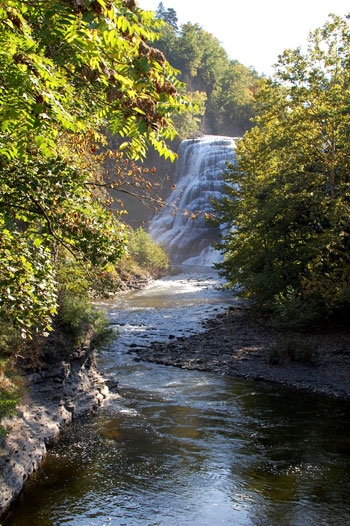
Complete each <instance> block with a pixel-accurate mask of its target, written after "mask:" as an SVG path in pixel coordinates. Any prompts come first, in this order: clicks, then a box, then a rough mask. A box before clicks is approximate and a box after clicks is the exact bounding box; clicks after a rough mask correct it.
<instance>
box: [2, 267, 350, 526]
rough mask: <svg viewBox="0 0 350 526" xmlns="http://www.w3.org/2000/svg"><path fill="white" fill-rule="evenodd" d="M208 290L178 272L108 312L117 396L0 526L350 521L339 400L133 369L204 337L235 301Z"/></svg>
mask: <svg viewBox="0 0 350 526" xmlns="http://www.w3.org/2000/svg"><path fill="white" fill-rule="evenodd" d="M218 285H219V282H218V278H217V277H216V276H215V275H214V274H211V273H210V272H208V271H205V272H203V273H202V274H201V275H197V276H191V275H180V276H175V277H169V278H166V279H163V280H159V281H157V282H155V283H154V284H152V285H151V286H150V287H148V288H147V289H145V290H143V291H139V292H131V293H126V294H123V295H122V296H120V297H119V298H118V299H117V300H113V301H110V302H107V303H106V304H105V305H104V306H105V308H107V310H108V312H109V316H110V320H111V324H112V326H114V327H115V329H116V331H118V333H119V334H118V336H117V337H116V339H115V342H114V344H113V345H112V347H111V349H110V350H109V351H105V352H104V353H102V355H101V356H100V358H99V362H100V368H101V369H102V371H103V372H104V374H106V375H107V376H108V377H110V378H111V379H116V380H117V381H118V384H119V389H118V393H115V394H113V395H112V396H111V399H110V400H109V402H108V403H107V405H106V406H105V407H104V408H103V409H102V410H100V411H98V412H97V413H96V414H94V415H92V416H88V417H85V418H82V419H79V420H78V421H76V422H75V423H74V424H73V425H72V426H71V427H70V428H69V429H67V430H66V431H65V432H64V433H63V434H62V438H61V439H60V441H59V442H58V443H57V444H56V445H55V446H54V447H53V448H52V449H51V450H50V452H49V454H48V455H47V458H46V460H45V462H44V463H43V466H42V469H41V470H40V471H39V472H38V473H37V474H36V475H35V477H34V478H33V480H32V482H31V483H30V484H29V485H28V486H27V487H26V490H25V492H24V493H23V495H22V496H21V498H20V499H19V501H18V503H17V505H16V507H15V508H14V510H13V513H12V515H11V516H10V517H9V518H8V519H7V521H5V523H4V526H28V525H30V526H32V525H33V526H58V525H66V526H107V525H112V526H117V525H118V526H139V525H140V526H141V525H142V526H165V525H167V526H168V525H169V526H170V525H171V526H174V525H177V526H182V525H183V526H185V525H192V526H206V525H208V526H218V525H225V526H229V525H230V526H232V525H234V526H305V525H306V526H316V525H318V526H320V525H321V526H322V525H324V526H333V525H334V526H340V525H347V524H350V447H349V445H350V420H349V416H350V411H349V404H346V403H342V402H339V401H338V402H335V401H331V400H327V399H324V398H321V397H316V396H311V395H309V394H306V393H298V392H296V391H294V390H289V389H286V388H281V387H278V386H271V385H269V384H263V383H260V382H259V383H257V382H256V383H254V382H251V381H246V380H237V379H234V378H229V377H224V376H220V375H214V374H209V373H203V372H199V371H188V370H182V369H176V368H172V367H165V366H161V365H156V364H147V363H142V362H137V361H135V360H134V358H133V355H132V349H133V348H134V347H135V346H137V347H138V348H140V347H142V346H147V345H149V344H150V343H151V342H152V341H159V340H164V339H169V337H170V339H172V338H173V337H175V336H181V335H182V336H186V335H188V334H191V333H192V332H195V331H198V330H203V327H202V321H203V320H204V319H205V318H208V317H211V316H213V315H214V314H215V313H217V312H219V311H221V310H223V309H224V308H225V307H227V305H228V303H230V302H232V301H234V300H232V297H231V295H230V294H229V293H226V292H223V291H221V290H217V286H218ZM130 352H131V354H130Z"/></svg>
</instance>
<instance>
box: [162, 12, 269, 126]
mask: <svg viewBox="0 0 350 526" xmlns="http://www.w3.org/2000/svg"><path fill="white" fill-rule="evenodd" d="M160 7H161V6H160ZM159 16H160V18H163V19H165V18H164V16H163V15H162V14H161V11H160V14H159ZM157 46H158V47H159V48H160V49H161V50H162V51H163V52H164V53H165V55H166V56H167V57H168V59H169V61H170V62H171V64H172V65H173V66H174V67H176V68H177V69H178V70H180V71H181V80H182V81H183V82H185V83H186V85H187V92H188V93H190V92H202V93H205V94H206V98H207V101H206V111H205V116H204V119H203V122H204V124H203V126H202V127H201V131H204V132H205V133H215V134H219V135H220V134H221V135H223V134H227V135H230V134H233V135H241V134H243V133H244V131H246V130H247V129H250V127H251V125H250V119H251V118H252V117H253V116H254V115H255V113H256V108H255V103H254V92H255V91H256V89H257V83H258V78H259V77H258V75H257V73H256V72H255V71H253V70H251V69H249V68H247V67H245V66H243V65H242V64H240V63H239V62H237V61H232V60H230V59H229V58H228V56H227V53H226V51H225V50H224V49H223V47H222V46H221V44H220V42H219V40H218V39H217V38H215V37H214V35H212V34H211V33H208V32H207V31H205V30H204V29H202V28H201V27H200V26H199V25H198V24H192V23H187V24H184V25H182V27H181V30H180V31H176V30H175V29H174V27H173V26H172V25H170V24H169V23H168V24H166V25H165V26H162V27H161V28H160V39H159V41H158V43H157ZM180 133H181V129H180Z"/></svg>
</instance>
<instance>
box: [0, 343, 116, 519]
mask: <svg viewBox="0 0 350 526" xmlns="http://www.w3.org/2000/svg"><path fill="white" fill-rule="evenodd" d="M24 384H25V385H26V386H27V392H26V394H25V396H24V397H23V399H22V401H21V404H20V405H19V407H18V411H17V415H16V416H15V417H11V418H9V419H7V421H6V424H7V425H8V426H9V428H10V432H9V434H8V436H7V437H6V438H3V439H1V440H0V516H1V515H2V514H4V512H6V510H7V509H8V507H9V506H10V504H11V503H12V502H13V501H14V499H15V498H16V497H17V496H18V495H19V493H20V492H21V490H22V487H23V484H24V482H25V480H26V479H27V478H28V477H29V476H30V474H31V473H32V472H33V471H35V470H36V469H37V468H38V466H39V464H40V462H41V460H42V459H43V457H44V455H45V453H46V448H47V446H48V445H49V444H51V443H52V442H53V441H54V440H55V438H56V437H57V436H58V434H59V432H60V430H61V429H62V428H63V427H65V426H66V425H68V424H70V423H71V422H72V420H73V418H75V417H76V416H79V415H82V414H84V413H87V412H89V411H91V410H92V409H96V408H97V407H98V406H100V405H101V404H102V403H103V401H104V400H105V399H106V398H107V396H108V388H107V386H106V385H105V383H104V380H103V378H102V377H101V376H100V374H99V373H98V372H97V370H96V368H95V359H94V355H93V350H92V348H91V343H90V341H89V340H88V341H87V342H85V344H83V345H82V346H81V347H80V348H79V349H78V350H75V351H74V352H73V353H72V354H71V355H70V356H67V355H66V356H65V357H64V361H56V362H54V363H50V364H46V366H45V367H42V368H41V369H40V370H38V371H37V372H35V373H32V374H27V375H26V376H25V377H24Z"/></svg>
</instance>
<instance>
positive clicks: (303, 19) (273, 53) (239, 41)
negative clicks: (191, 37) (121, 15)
mask: <svg viewBox="0 0 350 526" xmlns="http://www.w3.org/2000/svg"><path fill="white" fill-rule="evenodd" d="M159 2H160V0H138V4H139V6H140V7H141V8H142V9H145V10H146V11H156V9H157V7H158V4H159ZM163 5H164V7H165V8H166V9H168V8H170V7H171V8H173V9H175V11H176V13H177V16H178V19H179V23H180V24H183V23H186V22H192V23H198V24H199V25H200V26H201V27H202V28H203V29H205V30H206V31H208V32H209V33H213V35H214V36H216V38H217V39H218V40H219V41H220V42H221V44H222V46H223V47H224V49H225V50H226V52H227V53H228V55H229V57H230V58H231V59H235V60H238V61H239V62H241V63H242V64H244V65H245V66H253V67H254V68H255V69H256V70H257V71H258V73H264V74H265V75H268V76H269V75H272V73H273V67H272V66H273V64H274V63H276V62H277V59H278V55H279V54H280V53H282V52H283V50H284V49H286V48H292V49H294V48H297V47H299V46H301V47H302V49H305V48H306V45H307V36H308V34H309V32H310V31H311V30H314V29H316V28H317V27H320V26H322V25H323V24H324V23H325V22H326V20H327V18H328V15H329V13H335V14H336V15H341V16H344V15H345V14H347V13H349V12H350V2H349V0H289V1H286V0H216V1H213V0H211V1H208V0H163Z"/></svg>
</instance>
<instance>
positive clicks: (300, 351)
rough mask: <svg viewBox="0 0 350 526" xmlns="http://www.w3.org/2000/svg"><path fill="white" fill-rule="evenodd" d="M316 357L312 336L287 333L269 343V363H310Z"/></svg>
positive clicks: (315, 347)
mask: <svg viewBox="0 0 350 526" xmlns="http://www.w3.org/2000/svg"><path fill="white" fill-rule="evenodd" d="M316 357H317V346H316V342H315V341H314V340H313V339H312V338H310V337H309V338H305V337H304V336H301V335H296V334H289V335H287V336H285V337H283V338H281V339H280V340H279V341H278V342H276V343H274V344H273V345H271V347H270V350H269V363H270V364H271V365H285V364H286V362H301V363H312V362H313V361H314V360H315V359H316Z"/></svg>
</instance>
